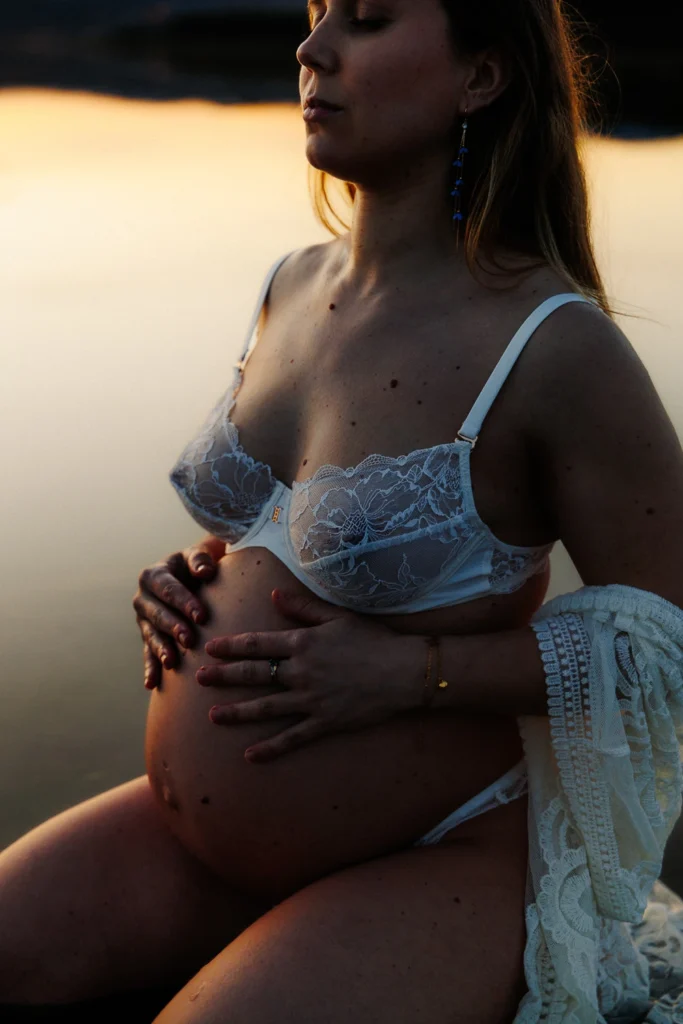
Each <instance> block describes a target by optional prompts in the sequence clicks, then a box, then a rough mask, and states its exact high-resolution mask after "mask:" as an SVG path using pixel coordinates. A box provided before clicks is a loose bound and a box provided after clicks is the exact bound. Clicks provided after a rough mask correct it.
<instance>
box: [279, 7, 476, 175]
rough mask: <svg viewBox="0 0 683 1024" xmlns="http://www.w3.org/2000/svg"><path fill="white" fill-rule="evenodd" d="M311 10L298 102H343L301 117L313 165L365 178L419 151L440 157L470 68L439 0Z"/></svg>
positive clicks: (448, 148) (389, 170) (451, 141)
mask: <svg viewBox="0 0 683 1024" xmlns="http://www.w3.org/2000/svg"><path fill="white" fill-rule="evenodd" d="M308 13H309V25H310V29H311V31H310V35H308V37H307V38H306V39H305V41H304V42H303V43H302V44H301V46H300V47H299V49H298V51H297V58H298V60H299V62H300V64H301V73H300V77H299V91H300V94H301V98H302V103H303V101H304V100H305V99H306V97H307V96H309V95H311V94H313V93H315V94H316V95H317V96H320V98H321V99H323V100H326V101H328V102H329V103H333V104H336V105H338V106H341V107H342V108H343V109H342V111H341V112H340V113H335V114H333V115H332V116H330V117H326V118H325V119H324V120H320V121H306V155H307V158H308V160H309V162H310V163H311V164H312V165H313V166H314V167H317V168H319V169H321V170H324V171H327V172H328V173H330V174H332V175H334V176H335V177H338V178H340V179H342V180H345V181H351V182H353V183H355V184H359V185H363V184H367V185H371V184H372V183H373V182H378V183H381V182H384V183H386V182H387V179H388V177H389V176H395V175H398V174H404V175H405V173H406V170H407V169H408V168H410V167H411V166H414V165H415V164H416V163H418V162H421V161H422V160H424V159H425V157H431V156H433V157H434V159H436V160H441V161H443V160H444V159H446V158H447V157H446V154H448V153H451V152H452V149H453V147H454V145H456V144H457V140H456V130H457V129H456V125H457V123H458V119H459V116H460V114H461V113H463V112H464V109H465V103H466V102H467V97H466V95H465V81H466V78H467V76H468V75H469V72H470V69H469V68H468V67H466V66H465V64H464V63H463V64H460V63H458V61H457V60H456V57H455V55H454V52H453V47H452V44H451V40H450V35H449V24H448V19H447V16H446V13H445V11H444V9H443V7H442V6H441V3H440V0H310V2H309V4H308ZM471 110H472V106H471V104H470V111H471Z"/></svg>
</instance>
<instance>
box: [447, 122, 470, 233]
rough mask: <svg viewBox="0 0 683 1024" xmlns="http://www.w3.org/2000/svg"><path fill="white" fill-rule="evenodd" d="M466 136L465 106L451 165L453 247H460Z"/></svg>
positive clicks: (466, 150)
mask: <svg viewBox="0 0 683 1024" xmlns="http://www.w3.org/2000/svg"><path fill="white" fill-rule="evenodd" d="M466 138H467V107H465V120H464V121H463V123H462V136H461V137H460V148H459V149H458V155H457V157H456V159H455V160H454V161H453V167H455V168H456V172H455V185H454V187H453V191H452V192H451V195H452V196H453V197H454V203H453V226H454V227H455V247H456V249H459V248H460V222H461V220H462V219H463V216H462V210H461V200H462V185H463V168H464V166H465V153H467V152H469V151H468V149H467V147H466V146H465V141H466Z"/></svg>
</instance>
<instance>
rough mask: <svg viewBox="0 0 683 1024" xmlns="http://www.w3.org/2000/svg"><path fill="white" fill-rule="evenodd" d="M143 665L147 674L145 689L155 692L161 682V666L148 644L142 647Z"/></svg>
mask: <svg viewBox="0 0 683 1024" xmlns="http://www.w3.org/2000/svg"><path fill="white" fill-rule="evenodd" d="M142 664H143V667H144V673H145V689H146V690H154V689H156V687H157V686H158V685H159V683H160V682H161V666H160V665H159V660H158V658H155V656H154V655H153V654H152V652H151V650H150V649H149V647H148V645H147V644H143V647H142Z"/></svg>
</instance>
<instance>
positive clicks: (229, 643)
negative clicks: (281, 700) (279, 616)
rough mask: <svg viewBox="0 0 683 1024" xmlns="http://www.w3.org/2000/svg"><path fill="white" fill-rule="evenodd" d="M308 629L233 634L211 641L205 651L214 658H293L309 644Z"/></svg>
mask: <svg viewBox="0 0 683 1024" xmlns="http://www.w3.org/2000/svg"><path fill="white" fill-rule="evenodd" d="M306 634H307V629H306V628H304V629H277V630H270V631H268V632H266V633H231V634H230V635H229V636H218V637H214V638H213V640H210V641H209V642H208V643H207V644H206V646H205V648H204V649H205V651H206V653H207V654H210V655H211V656H212V657H213V658H291V657H292V656H293V655H294V654H301V653H302V651H303V650H304V649H305V646H306V644H307V642H308V637H307V636H306Z"/></svg>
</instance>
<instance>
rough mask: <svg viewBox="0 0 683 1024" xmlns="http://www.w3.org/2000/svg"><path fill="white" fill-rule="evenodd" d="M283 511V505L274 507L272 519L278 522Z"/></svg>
mask: <svg viewBox="0 0 683 1024" xmlns="http://www.w3.org/2000/svg"><path fill="white" fill-rule="evenodd" d="M281 512H282V505H276V506H275V508H274V509H273V514H272V516H271V519H272V521H273V522H274V523H276V522H277V521H278V519H279V518H280V513H281Z"/></svg>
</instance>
